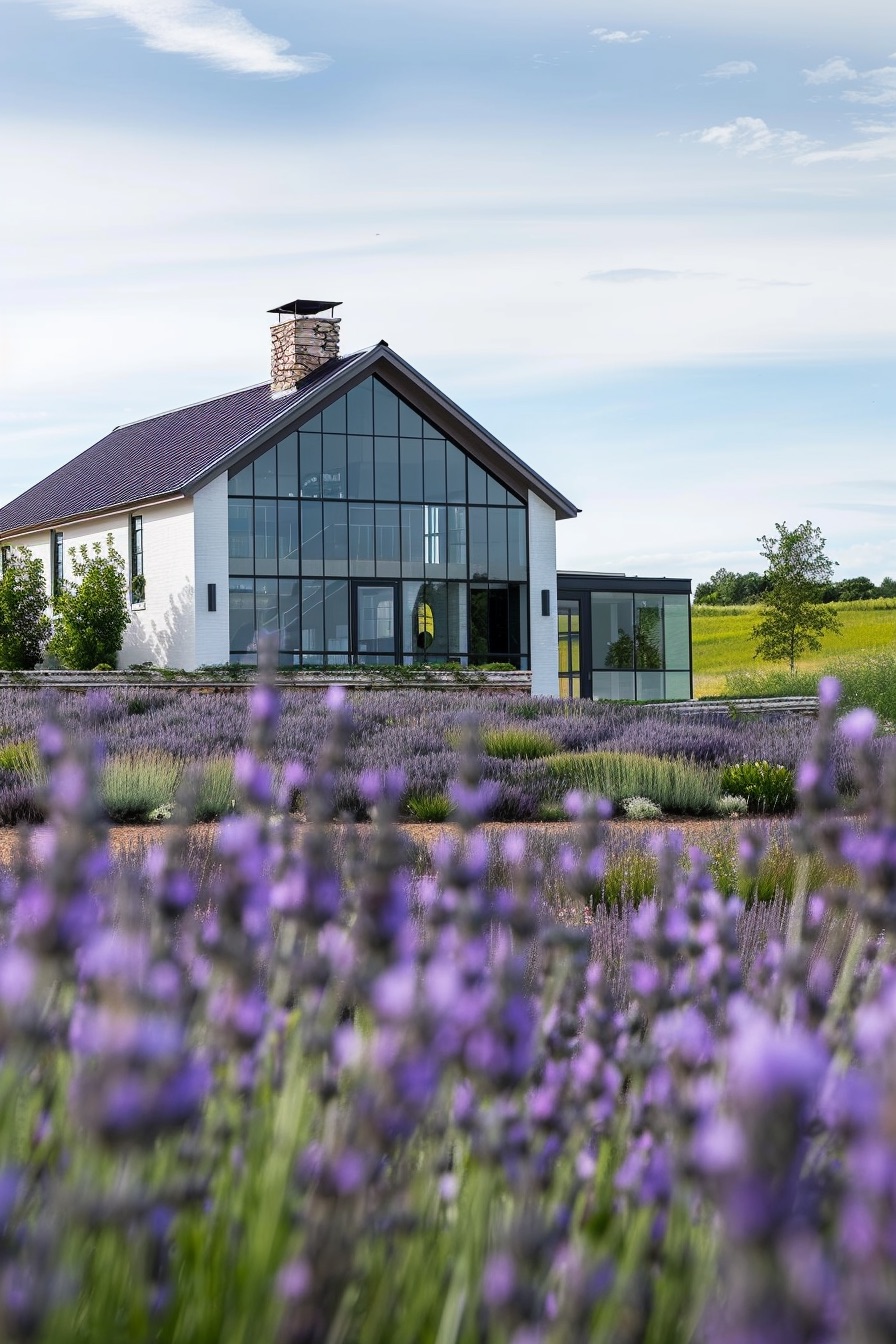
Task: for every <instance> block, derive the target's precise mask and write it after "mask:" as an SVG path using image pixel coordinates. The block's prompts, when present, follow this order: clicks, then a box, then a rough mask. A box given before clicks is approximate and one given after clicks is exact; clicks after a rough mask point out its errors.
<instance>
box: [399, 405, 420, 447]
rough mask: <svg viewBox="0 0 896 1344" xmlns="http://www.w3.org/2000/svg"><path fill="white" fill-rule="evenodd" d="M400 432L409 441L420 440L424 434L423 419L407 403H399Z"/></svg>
mask: <svg viewBox="0 0 896 1344" xmlns="http://www.w3.org/2000/svg"><path fill="white" fill-rule="evenodd" d="M398 432H399V434H401V436H402V437H404V436H405V435H406V436H407V437H408V438H409V439H419V438H421V436H422V434H423V419H422V417H421V416H419V415H418V414H417V412H416V411H415V410H414V409H413V407H411V406H409V405H408V403H407V402H406V401H400V402H399V403H398Z"/></svg>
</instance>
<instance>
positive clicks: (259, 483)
mask: <svg viewBox="0 0 896 1344" xmlns="http://www.w3.org/2000/svg"><path fill="white" fill-rule="evenodd" d="M255 493H256V495H276V493H277V449H276V448H269V449H268V450H267V452H266V453H262V455H261V457H256V459H255Z"/></svg>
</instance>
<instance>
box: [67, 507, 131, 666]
mask: <svg viewBox="0 0 896 1344" xmlns="http://www.w3.org/2000/svg"><path fill="white" fill-rule="evenodd" d="M92 552H93V553H92V554H91V553H90V552H88V549H87V547H86V546H80V547H79V548H78V550H76V549H75V547H74V546H71V547H69V555H70V556H71V558H72V573H73V574H74V576H75V579H76V580H77V583H68V582H66V583H64V584H63V585H62V588H61V591H60V592H59V593H57V595H56V597H55V598H54V599H53V613H54V618H55V619H54V623H53V638H52V639H51V640H50V643H49V646H48V650H49V652H50V653H51V654H52V655H53V657H54V658H58V659H59V661H60V663H61V664H62V666H63V667H71V668H76V669H79V670H81V671H83V670H86V669H88V668H92V667H96V666H97V665H98V664H100V663H106V664H108V665H109V666H110V667H114V666H115V664H116V661H117V659H118V654H119V651H120V649H121V645H122V642H123V641H124V632H125V627H126V626H127V624H128V622H129V621H130V619H131V617H130V613H129V611H128V602H127V591H128V581H127V577H126V574H125V566H124V559H123V558H122V556H120V555H119V554H118V552H117V551H116V550H115V547H114V546H113V544H112V533H111V532H110V533H109V535H108V536H107V537H106V554H105V555H103V549H102V547H101V545H100V543H99V542H98V541H95V542H94V543H93V547H92Z"/></svg>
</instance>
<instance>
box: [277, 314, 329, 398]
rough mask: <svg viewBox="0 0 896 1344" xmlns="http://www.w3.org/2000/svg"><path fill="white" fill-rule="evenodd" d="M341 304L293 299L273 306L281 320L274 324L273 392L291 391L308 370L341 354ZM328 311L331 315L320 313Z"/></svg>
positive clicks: (306, 374)
mask: <svg viewBox="0 0 896 1344" xmlns="http://www.w3.org/2000/svg"><path fill="white" fill-rule="evenodd" d="M339 306H340V305H339V304H338V303H332V302H329V301H328V302H321V301H318V300H315V299H294V300H293V301H292V302H291V303H284V304H281V306H280V307H279V308H271V309H270V311H271V312H272V313H276V314H277V317H278V321H277V323H276V325H275V326H273V327H271V392H272V394H273V395H274V396H276V395H277V394H278V393H281V392H291V391H292V389H293V388H294V387H295V385H296V383H298V382H300V381H301V380H302V379H303V378H306V377H307V376H308V374H309V373H313V372H314V370H315V369H319V368H320V367H321V366H322V365H324V364H328V363H329V361H330V360H331V359H335V358H336V357H337V356H338V354H339V318H338V317H334V316H333V310H334V309H335V308H338V307H339ZM328 310H329V314H330V315H329V317H321V316H320V314H321V313H325V312H327V311H328Z"/></svg>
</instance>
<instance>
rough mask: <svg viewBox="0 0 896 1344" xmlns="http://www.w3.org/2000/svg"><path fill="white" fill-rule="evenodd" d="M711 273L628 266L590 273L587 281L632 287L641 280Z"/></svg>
mask: <svg viewBox="0 0 896 1344" xmlns="http://www.w3.org/2000/svg"><path fill="white" fill-rule="evenodd" d="M708 274H709V272H704V271H660V270H654V269H653V267H650V266H627V267H623V268H621V269H619V270H615V271H590V272H589V273H588V275H586V276H585V279H586V280H594V281H596V282H597V283H598V284H603V285H632V284H636V283H637V282H638V281H640V280H683V279H686V278H689V277H690V278H693V277H695V276H696V277H700V278H703V277H705V276H706V275H708Z"/></svg>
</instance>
